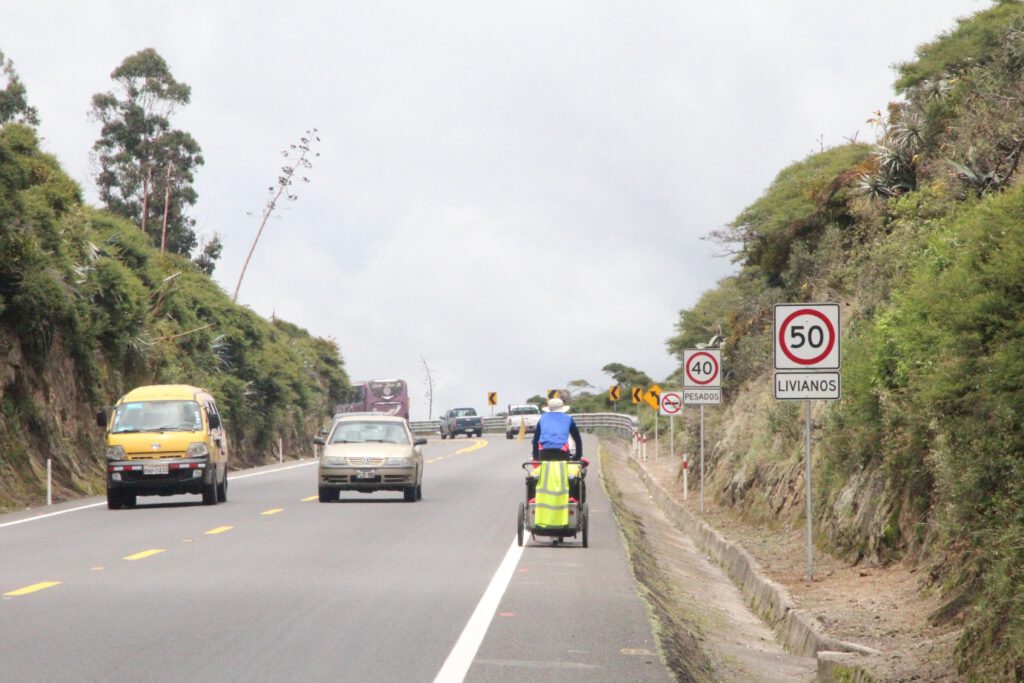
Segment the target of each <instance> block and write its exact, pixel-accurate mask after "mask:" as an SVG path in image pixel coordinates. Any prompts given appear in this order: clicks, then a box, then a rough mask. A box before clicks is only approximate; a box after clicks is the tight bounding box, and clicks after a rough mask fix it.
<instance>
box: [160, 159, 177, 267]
mask: <svg viewBox="0 0 1024 683" xmlns="http://www.w3.org/2000/svg"><path fill="white" fill-rule="evenodd" d="M173 170H174V162H173V161H169V162H167V180H166V181H165V185H166V186H165V187H164V226H163V230H162V231H161V233H160V253H161V254H162V253H164V249H166V248H167V213H168V211H169V210H170V208H171V172H172V171H173Z"/></svg>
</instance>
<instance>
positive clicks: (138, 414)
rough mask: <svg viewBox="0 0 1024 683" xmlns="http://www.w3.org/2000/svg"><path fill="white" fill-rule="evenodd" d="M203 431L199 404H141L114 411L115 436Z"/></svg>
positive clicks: (170, 402) (193, 402)
mask: <svg viewBox="0 0 1024 683" xmlns="http://www.w3.org/2000/svg"><path fill="white" fill-rule="evenodd" d="M202 428H203V418H202V414H201V413H200V410H199V404H198V403H196V402H195V401H138V402H135V403H123V404H121V405H119V406H118V407H117V409H116V410H115V411H114V427H113V429H111V430H110V431H111V433H113V434H125V433H129V432H195V431H199V430H201V429H202Z"/></svg>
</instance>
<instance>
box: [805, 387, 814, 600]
mask: <svg viewBox="0 0 1024 683" xmlns="http://www.w3.org/2000/svg"><path fill="white" fill-rule="evenodd" d="M804 479H806V480H807V581H808V582H810V581H812V580H813V579H814V545H813V541H812V539H813V534H812V531H813V529H812V524H813V520H812V519H811V509H812V506H811V402H810V401H804Z"/></svg>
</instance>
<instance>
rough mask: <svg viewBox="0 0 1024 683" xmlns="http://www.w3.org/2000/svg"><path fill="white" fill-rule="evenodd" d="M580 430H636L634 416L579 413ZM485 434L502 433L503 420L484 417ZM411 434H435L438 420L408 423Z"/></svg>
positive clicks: (503, 429)
mask: <svg viewBox="0 0 1024 683" xmlns="http://www.w3.org/2000/svg"><path fill="white" fill-rule="evenodd" d="M572 417H573V419H574V420H576V425H577V426H578V427H579V428H580V429H602V428H604V429H613V430H615V431H618V432H621V433H622V434H623V435H625V436H629V435H631V434H632V433H633V432H634V431H636V428H637V421H636V416H635V415H623V414H621V413H579V414H578V415H573V416H572ZM483 425H484V431H485V432H504V431H505V418H503V417H485V418H484V419H483ZM409 428H410V429H412V431H413V434H437V433H438V432H439V430H440V428H441V421H440V420H414V421H410V422H409Z"/></svg>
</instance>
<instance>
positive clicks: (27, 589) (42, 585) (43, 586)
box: [4, 581, 61, 598]
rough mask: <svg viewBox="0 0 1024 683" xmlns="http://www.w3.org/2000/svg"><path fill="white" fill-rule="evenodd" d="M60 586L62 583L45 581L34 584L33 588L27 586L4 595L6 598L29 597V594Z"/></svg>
mask: <svg viewBox="0 0 1024 683" xmlns="http://www.w3.org/2000/svg"><path fill="white" fill-rule="evenodd" d="M60 584H61V582H60V581H43V582H42V583H33V584H32V585H31V586H25V587H24V588H19V589H17V590H13V591H10V592H8V593H4V597H5V598H14V597H17V596H19V595H28V594H29V593H35V592H36V591H41V590H44V589H46V588H53V587H54V586H59V585H60Z"/></svg>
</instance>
